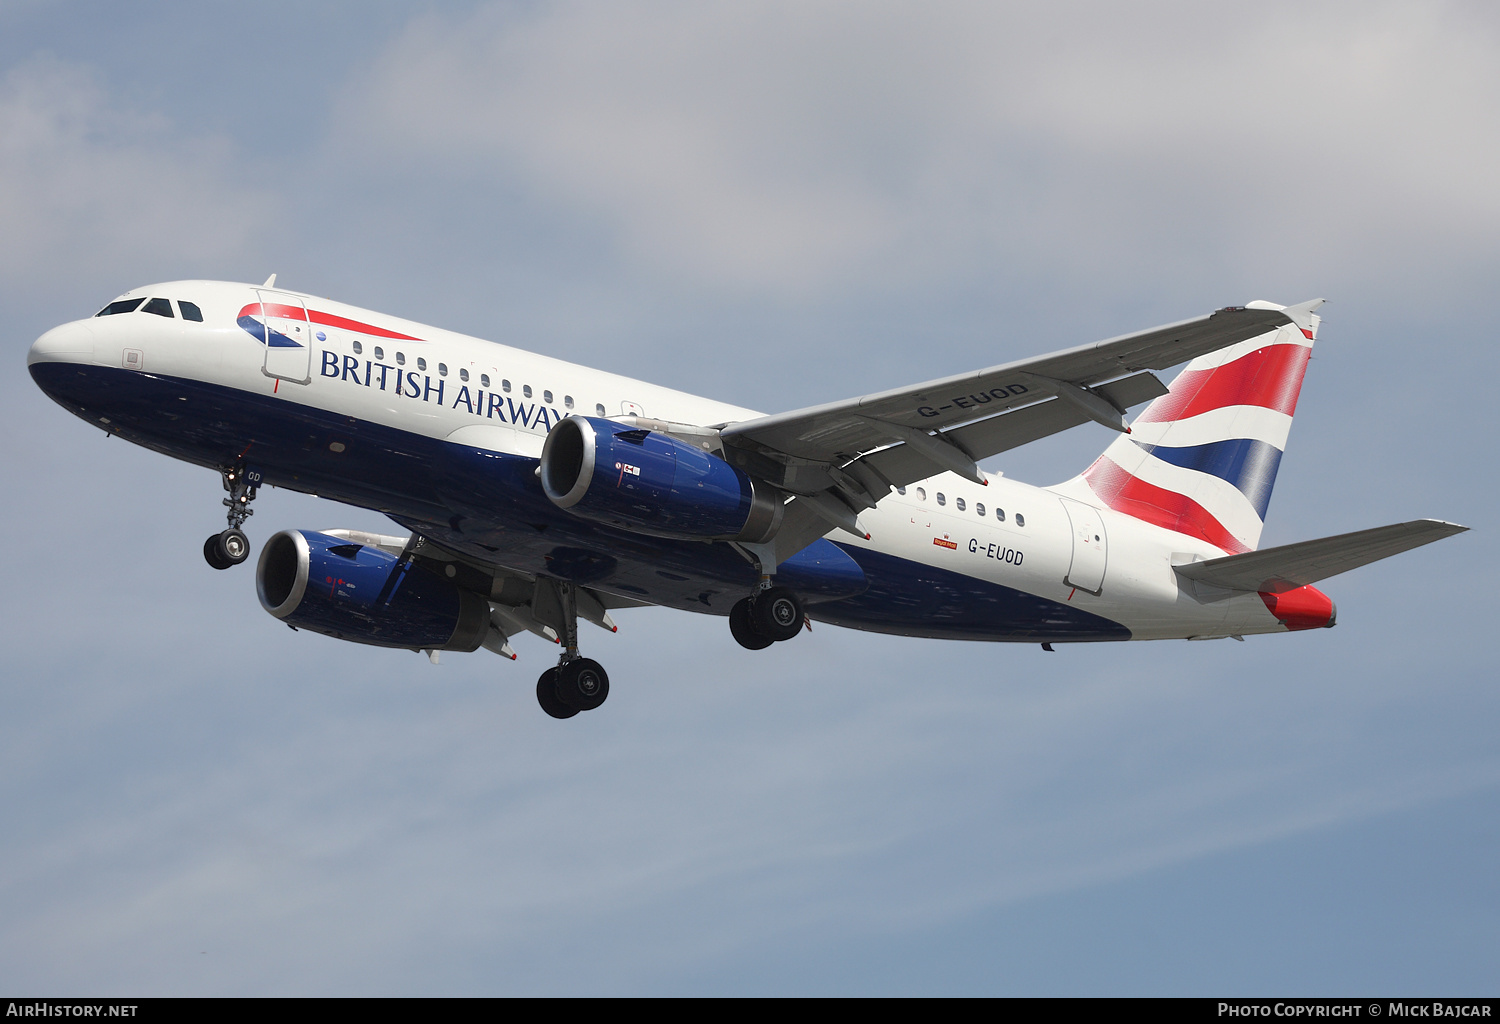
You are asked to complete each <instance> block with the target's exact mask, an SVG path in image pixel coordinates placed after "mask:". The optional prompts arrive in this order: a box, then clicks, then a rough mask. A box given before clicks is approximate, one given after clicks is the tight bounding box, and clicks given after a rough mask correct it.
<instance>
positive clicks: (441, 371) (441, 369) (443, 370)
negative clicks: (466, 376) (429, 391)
mask: <svg viewBox="0 0 1500 1024" xmlns="http://www.w3.org/2000/svg"><path fill="white" fill-rule="evenodd" d="M438 376H439V377H446V376H448V364H447V363H438Z"/></svg>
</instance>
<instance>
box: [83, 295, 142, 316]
mask: <svg viewBox="0 0 1500 1024" xmlns="http://www.w3.org/2000/svg"><path fill="white" fill-rule="evenodd" d="M145 301H146V299H145V297H144V296H142V297H141V298H139V299H116V300H115V301H114V302H111V303H110V304H109V305H107V306H105V307H104V308H103V309H101V310H99V312H97V313H95V314H94V315H95V316H114V315H115V314H116V313H133V312H135V309H136V307H137V306H139V305H140V304H141V303H143V302H145Z"/></svg>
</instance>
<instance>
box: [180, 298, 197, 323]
mask: <svg viewBox="0 0 1500 1024" xmlns="http://www.w3.org/2000/svg"><path fill="white" fill-rule="evenodd" d="M177 308H178V309H180V310H182V318H183V319H184V320H192V321H194V322H195V323H200V324H201V323H202V322H203V310H201V309H199V308H198V304H197V303H196V302H184V301H183V300H182V299H178V300H177Z"/></svg>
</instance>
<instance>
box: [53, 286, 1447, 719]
mask: <svg viewBox="0 0 1500 1024" xmlns="http://www.w3.org/2000/svg"><path fill="white" fill-rule="evenodd" d="M1321 303H1322V300H1312V301H1308V302H1303V303H1300V304H1298V305H1292V306H1281V305H1277V304H1275V303H1270V302H1263V301H1256V302H1249V303H1246V304H1245V305H1243V306H1228V307H1224V308H1221V309H1218V310H1216V311H1214V312H1212V313H1209V314H1207V315H1203V316H1198V317H1196V318H1192V319H1188V320H1183V321H1181V322H1178V323H1173V324H1168V325H1165V326H1162V327H1156V328H1153V329H1151V330H1146V331H1141V332H1137V333H1133V334H1127V335H1122V336H1120V337H1116V338H1112V339H1109V340H1107V341H1101V342H1098V343H1096V344H1090V345H1083V346H1080V347H1077V348H1071V349H1066V350H1063V351H1059V352H1054V353H1051V354H1049V355H1044V356H1039V357H1036V358H1030V359H1022V360H1018V361H1014V362H1009V363H1005V364H1002V365H999V366H993V367H990V368H988V369H983V370H978V371H975V372H971V373H964V374H959V375H956V376H951V377H945V378H942V379H938V380H931V381H927V382H924V383H920V384H916V385H914V386H910V387H899V388H895V389H893V390H889V391H883V392H880V393H878V394H870V395H863V396H860V397H857V398H851V399H846V400H842V401H834V402H829V403H827V404H824V405H818V406H813V407H811V408H806V409H798V410H795V411H791V412H782V413H775V414H772V415H764V414H761V413H758V412H755V411H753V410H750V409H745V408H740V407H738V406H733V405H729V404H726V403H724V402H720V401H714V400H711V399H708V398H701V397H698V396H695V395H690V394H685V393H682V392H679V391H674V390H671V389H668V388H664V387H659V386H656V385H653V384H648V383H645V382H643V381H639V380H633V379H630V378H628V377H623V376H620V375H617V374H612V373H605V372H602V371H599V370H594V369H590V368H588V367H584V366H579V365H575V364H571V363H567V362H564V361H562V360H558V359H553V358H550V357H547V356H544V355H538V354H535V353H531V352H526V351H522V350H521V349H518V348H512V347H509V346H506V345H502V344H497V343H494V342H489V341H484V340H481V339H479V338H474V337H468V336H465V335H461V334H455V333H452V332H449V331H445V330H441V329H439V328H436V327H429V326H427V325H424V324H418V323H413V322H411V321H407V320H403V319H400V318H397V317H394V316H388V315H385V314H381V313H376V312H373V311H370V310H365V309H360V308H357V307H354V306H349V305H345V304H343V303H340V302H335V301H333V300H330V299H325V298H320V297H317V296H314V295H309V294H304V293H301V292H294V291H288V290H286V289H281V288H277V286H276V276H275V275H274V274H273V275H271V277H270V278H269V279H268V280H267V281H266V282H265V283H264V284H262V285H259V286H256V285H252V284H238V283H229V282H216V281H174V282H169V283H164V284H154V285H149V286H147V287H144V288H136V289H133V290H131V291H128V292H126V293H125V294H124V295H122V296H120V297H119V298H117V299H115V300H113V301H112V302H110V303H108V304H107V305H105V307H104V308H103V309H101V310H99V312H98V313H97V314H95V315H93V316H91V317H87V318H84V319H80V320H75V321H73V322H70V323H65V324H62V325H61V326H58V327H55V328H53V329H52V330H50V331H47V332H46V333H45V334H43V335H42V336H41V337H40V338H38V339H37V340H36V342H35V343H34V344H33V345H32V346H31V349H30V351H29V353H28V355H27V365H28V368H29V371H30V373H31V376H32V378H33V380H34V381H35V382H36V384H37V386H38V387H40V388H41V389H42V391H44V392H45V393H46V394H47V395H48V396H49V397H51V398H52V399H53V400H55V401H56V402H57V403H58V404H60V405H61V406H63V408H65V409H67V410H68V411H69V412H71V413H73V414H75V415H77V416H78V417H80V418H82V419H83V420H84V421H86V422H88V423H90V424H92V425H94V426H96V427H97V428H99V429H100V430H103V431H106V432H107V433H109V434H114V435H117V436H119V437H122V438H125V439H126V440H128V441H131V442H134V443H135V444H139V445H142V446H144V447H146V448H149V449H151V450H153V451H157V452H161V453H163V454H166V455H170V456H172V457H174V458H178V459H182V460H184V461H187V462H191V463H193V464H195V465H199V466H203V467H206V468H210V469H213V470H215V471H216V472H218V473H219V475H220V478H221V482H222V486H223V489H224V490H225V491H226V492H227V496H226V497H225V498H224V499H223V503H224V505H225V506H226V507H227V528H226V529H225V530H223V531H222V532H220V533H218V534H214V535H212V536H210V537H209V538H208V539H207V540H206V541H205V542H204V545H203V555H204V558H205V560H206V561H207V562H208V564H209V565H211V566H213V567H214V568H215V569H227V568H229V567H231V566H234V565H238V564H240V563H242V562H244V561H245V560H246V559H247V558H248V557H249V554H250V542H249V540H248V539H247V537H246V535H245V533H244V530H243V527H244V525H245V522H246V520H247V519H248V517H249V516H250V515H251V514H252V512H253V509H252V507H251V505H252V502H253V501H254V499H255V497H256V494H257V492H258V490H259V489H260V488H262V487H265V486H267V485H270V486H274V487H282V488H289V489H292V490H295V491H301V492H305V493H310V494H314V495H318V496H321V497H324V498H329V499H332V500H334V501H338V502H344V503H347V504H350V505H355V506H359V507H362V508H367V509H373V510H377V511H379V512H381V513H383V514H385V515H386V516H388V517H389V518H390V519H391V520H392V521H393V522H395V523H396V524H398V525H399V526H400V527H401V529H402V530H403V531H404V532H405V535H404V536H401V535H383V534H379V535H377V534H370V533H366V532H362V531H356V530H347V529H328V530H321V531H313V530H283V531H281V532H278V533H276V534H275V535H273V536H272V537H271V538H270V539H269V540H267V541H266V543H265V545H264V546H263V548H262V549H261V553H260V558H259V560H258V563H257V565H256V570H255V581H256V589H257V594H258V596H259V599H260V603H261V605H262V606H263V607H264V608H265V610H266V611H268V612H269V613H270V614H271V615H273V616H275V617H276V618H278V619H280V620H281V621H283V622H285V623H286V624H287V625H288V626H290V627H292V628H293V629H299V630H310V631H312V632H315V633H321V634H324V635H327V636H331V637H336V638H338V639H342V640H349V641H353V642H356V643H363V644H373V645H377V646H383V647H390V648H405V649H410V650H414V651H419V652H425V653H427V654H428V656H429V657H430V658H431V659H432V660H433V661H436V660H437V659H438V652H439V651H475V650H477V649H479V648H481V647H483V648H485V649H487V650H490V651H493V652H495V653H497V654H500V655H502V656H504V657H506V658H509V659H511V660H514V659H515V658H516V654H515V651H514V650H513V648H512V647H511V645H510V642H509V641H510V639H511V638H512V637H515V636H516V635H517V634H520V633H525V632H530V633H533V634H536V635H538V636H541V637H543V638H545V639H547V640H549V641H551V642H554V643H556V644H558V645H559V646H560V647H561V653H560V656H559V659H558V663H557V665H556V666H554V667H551V668H548V669H547V670H546V671H544V672H543V673H542V674H541V676H540V678H539V679H538V680H537V687H536V696H537V702H538V704H540V706H541V707H542V709H543V711H545V712H546V713H547V714H548V715H550V716H552V717H553V718H558V719H566V718H571V717H573V716H574V715H577V714H578V713H580V712H582V711H591V710H594V709H596V708H598V707H599V706H600V705H602V704H603V703H604V701H605V699H606V698H607V697H608V695H609V676H608V674H607V673H606V672H605V670H604V668H603V667H602V666H601V665H600V664H599V662H597V661H595V660H594V659H592V658H585V657H583V656H582V655H581V653H580V640H579V625H578V623H579V620H580V619H582V620H584V621H586V622H588V623H592V624H593V625H595V626H599V627H602V628H603V629H605V630H608V631H614V630H615V629H616V626H615V623H614V620H613V619H612V617H611V614H610V613H611V612H613V611H617V610H619V609H622V608H631V607H638V606H643V605H660V606H663V607H668V608H677V609H681V610H684V611H694V612H700V613H705V614H709V615H718V616H725V617H727V618H728V620H729V631H730V633H731V635H732V636H733V638H734V639H735V640H736V641H737V642H738V643H739V644H740V645H741V646H742V647H744V648H747V649H749V650H761V649H765V648H767V647H769V646H771V645H772V644H773V643H777V642H786V641H789V640H792V639H793V638H795V637H796V636H797V635H798V634H799V633H800V632H802V631H803V630H804V629H811V628H812V625H811V624H812V622H814V621H816V622H820V623H831V624H834V625H838V626H844V627H849V628H851V629H861V630H871V631H876V632H881V633H893V634H901V635H906V636H920V637H938V638H948V639H958V640H988V641H1009V642H1026V643H1037V644H1040V645H1041V646H1042V647H1043V648H1044V649H1045V650H1047V651H1053V650H1054V649H1055V648H1054V647H1053V644H1057V643H1073V642H1097V641H1111V640H1155V639H1171V638H1176V639H1189V640H1204V639H1222V638H1229V637H1232V638H1234V639H1237V640H1242V639H1244V637H1245V636H1247V635H1250V634H1260V633H1284V632H1292V631H1300V630H1306V629H1314V628H1320V627H1329V626H1332V625H1334V622H1335V619H1336V611H1335V607H1334V604H1333V602H1332V601H1331V600H1330V599H1329V598H1328V596H1327V595H1326V594H1324V593H1323V592H1322V591H1321V590H1319V589H1318V588H1316V587H1315V586H1313V584H1314V583H1317V582H1319V581H1321V580H1323V579H1326V578H1328V577H1331V576H1334V575H1336V574H1339V573H1343V572H1347V571H1348V570H1350V569H1354V568H1357V567H1358V566H1361V565H1365V564H1367V563H1369V562H1373V561H1376V560H1378V559H1382V558H1386V557H1389V556H1391V555H1394V554H1397V553H1399V552H1402V551H1406V550H1409V549H1411V548H1414V547H1418V546H1420V545H1423V544H1427V543H1431V542H1433V541H1436V540H1439V539H1442V538H1444V537H1448V536H1451V535H1453V534H1456V533H1460V532H1462V531H1464V530H1465V529H1467V528H1466V527H1463V526H1459V525H1456V524H1452V523H1447V522H1442V521H1439V520H1430V519H1421V520H1415V521H1411V522H1404V523H1397V524H1393V525H1389V526H1382V527H1377V528H1374V529H1368V530H1361V531H1357V532H1354V533H1347V534H1342V535H1339V536H1333V537H1324V538H1321V539H1318V540H1310V541H1303V542H1300V543H1295V544H1288V545H1284V546H1281V547H1275V548H1270V549H1265V550H1258V549H1257V545H1258V542H1259V540H1260V534H1261V528H1262V524H1263V523H1264V520H1265V516H1266V509H1267V504H1268V502H1269V500H1270V495H1271V489H1272V485H1273V484H1274V483H1275V479H1276V472H1277V468H1278V466H1279V464H1280V460H1281V456H1282V453H1283V451H1284V450H1285V448H1286V442H1287V436H1288V433H1289V431H1290V428H1291V423H1292V417H1293V414H1294V413H1295V411H1296V405H1297V398H1298V394H1299V392H1300V389H1301V385H1302V380H1303V375H1304V373H1305V371H1306V368H1307V363H1308V360H1309V358H1310V356H1311V352H1312V346H1313V343H1314V341H1315V339H1316V336H1317V330H1318V326H1319V323H1320V322H1321V318H1320V317H1319V316H1318V315H1317V314H1316V313H1315V312H1314V311H1315V310H1316V309H1317V308H1318V307H1319V306H1320V305H1321ZM1182 363H1186V366H1185V368H1184V369H1183V370H1181V372H1180V373H1178V375H1177V376H1176V378H1175V379H1174V380H1173V382H1172V384H1171V386H1170V387H1168V386H1166V385H1164V384H1163V383H1162V382H1161V380H1160V379H1159V378H1158V377H1157V376H1156V373H1155V372H1154V371H1161V370H1165V369H1168V368H1170V367H1172V366H1176V365H1179V364H1182ZM1143 403H1145V409H1144V411H1142V412H1141V413H1140V414H1139V415H1138V416H1136V417H1135V418H1134V420H1133V421H1132V420H1129V419H1128V418H1127V416H1126V410H1127V409H1129V408H1131V407H1133V406H1137V405H1140V404H1143ZM1087 423H1096V424H1099V425H1102V426H1103V427H1105V428H1108V429H1109V430H1111V431H1113V432H1114V433H1115V436H1114V437H1113V439H1112V440H1111V442H1110V443H1109V445H1108V446H1107V447H1106V448H1105V449H1104V451H1103V453H1102V454H1101V455H1100V456H1099V457H1098V459H1096V460H1095V461H1094V462H1093V464H1092V465H1090V466H1089V467H1088V468H1087V469H1085V470H1084V471H1083V472H1082V473H1079V474H1077V475H1075V476H1073V477H1071V478H1069V479H1067V480H1065V481H1063V482H1062V483H1059V484H1056V485H1053V486H1049V487H1036V486H1032V485H1029V484H1025V483H1021V482H1019V481H1015V480H1012V479H1010V478H1009V477H1006V476H1004V475H1003V474H1002V473H998V472H989V471H986V470H983V469H981V468H980V466H979V462H980V461H982V460H985V459H989V458H991V457H993V456H995V455H998V454H1000V453H1002V452H1005V451H1009V450H1011V449H1013V448H1016V447H1018V446H1020V445H1024V444H1026V443H1028V442H1030V441H1034V440H1036V439H1038V438H1041V437H1045V436H1047V435H1050V434H1053V433H1057V432H1059V431H1062V430H1066V429H1069V428H1072V427H1076V426H1080V425H1083V424H1087Z"/></svg>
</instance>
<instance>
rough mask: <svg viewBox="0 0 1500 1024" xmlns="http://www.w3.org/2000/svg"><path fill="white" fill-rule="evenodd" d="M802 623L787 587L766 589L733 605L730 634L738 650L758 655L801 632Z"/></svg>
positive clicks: (802, 615) (801, 614) (798, 604)
mask: <svg viewBox="0 0 1500 1024" xmlns="http://www.w3.org/2000/svg"><path fill="white" fill-rule="evenodd" d="M805 620H806V614H805V613H804V612H803V611H802V602H801V601H800V600H798V598H797V595H796V594H794V593H793V592H792V591H790V590H788V589H787V588H786V587H765V589H762V590H757V591H756V592H755V593H754V594H752V595H751V596H749V597H747V598H743V599H742V600H740V601H737V602H735V605H734V607H733V608H731V609H730V610H729V632H730V633H732V634H733V635H734V638H735V640H736V641H738V642H739V645H740V646H741V647H744V648H747V649H749V650H752V651H760V650H764V649H765V648H767V647H770V646H771V645H772V644H774V643H776V642H777V641H778V640H790V639H791V638H792V637H794V636H796V635H797V634H798V633H800V632H802V624H803V622H804V621H805Z"/></svg>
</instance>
